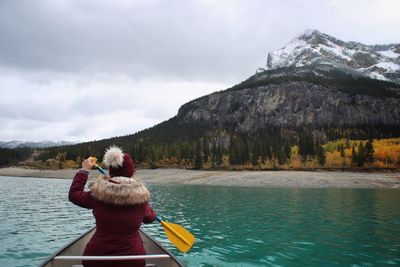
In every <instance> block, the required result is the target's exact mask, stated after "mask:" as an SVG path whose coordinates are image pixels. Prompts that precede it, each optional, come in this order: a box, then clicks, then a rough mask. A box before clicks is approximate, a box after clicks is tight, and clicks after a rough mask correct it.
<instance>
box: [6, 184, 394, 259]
mask: <svg viewBox="0 0 400 267" xmlns="http://www.w3.org/2000/svg"><path fill="white" fill-rule="evenodd" d="M0 181H1V183H0V215H1V220H2V222H1V225H0V266H36V265H37V264H38V263H40V262H41V261H42V260H43V259H44V258H46V257H47V256H48V255H50V254H52V253H53V252H54V251H56V250H57V249H59V248H60V247H61V246H63V245H64V244H66V243H68V242H69V241H71V240H72V239H74V238H76V237H77V236H79V235H80V234H81V233H83V232H84V231H85V230H86V229H88V228H90V227H91V226H92V225H93V223H94V220H93V218H92V214H91V212H90V211H89V210H84V209H81V208H78V207H76V206H74V205H72V204H71V203H69V202H68V200H67V191H68V189H69V185H70V182H71V181H70V180H51V179H35V178H32V179H31V178H29V179H27V178H6V177H0ZM149 188H150V190H151V191H152V194H153V200H152V202H153V203H152V204H153V206H154V208H155V209H156V211H157V212H158V214H159V215H160V216H161V217H162V218H163V219H164V220H165V221H170V222H174V223H178V224H181V225H182V226H184V227H185V228H187V229H188V230H189V231H191V232H192V233H193V234H194V235H195V236H196V243H195V246H194V247H193V248H192V250H191V251H190V253H188V254H187V255H183V254H181V253H179V252H178V251H177V250H176V249H175V248H174V247H173V246H172V245H171V244H170V243H169V241H168V240H167V238H166V237H165V234H164V231H163V229H162V227H161V226H160V225H159V224H151V225H146V226H144V228H145V229H146V231H148V232H150V233H151V234H152V235H153V236H155V237H156V238H157V239H158V240H159V241H161V243H163V244H164V245H165V246H166V247H167V248H169V249H171V250H172V251H173V252H174V253H175V254H176V255H178V257H179V258H180V259H181V260H182V261H183V262H184V263H186V264H187V265H188V266H288V265H297V266H330V265H340V266H341V265H354V266H373V265H400V256H399V255H400V208H399V205H398V203H400V194H399V191H398V190H377V189H287V188H235V187H210V186H183V185H169V186H168V185H150V186H149Z"/></svg>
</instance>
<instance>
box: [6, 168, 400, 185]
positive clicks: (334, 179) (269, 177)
mask: <svg viewBox="0 0 400 267" xmlns="http://www.w3.org/2000/svg"><path fill="white" fill-rule="evenodd" d="M76 172H77V170H76V169H64V170H34V169H24V168H17V167H8V168H0V176H13V177H38V178H58V179H71V178H72V177H74V175H75V173H76ZM97 175H98V172H97V171H95V170H93V171H91V173H90V179H94V178H95V177H97ZM136 175H137V177H139V178H140V179H141V180H143V181H144V182H145V183H148V184H189V185H219V186H248V187H260V186H261V187H293V188H393V189H400V172H381V173H377V172H374V173H364V172H343V171H329V172H326V171H201V170H200V171H195V170H183V169H156V170H149V169H140V170H138V171H137V172H136ZM0 179H1V177H0Z"/></svg>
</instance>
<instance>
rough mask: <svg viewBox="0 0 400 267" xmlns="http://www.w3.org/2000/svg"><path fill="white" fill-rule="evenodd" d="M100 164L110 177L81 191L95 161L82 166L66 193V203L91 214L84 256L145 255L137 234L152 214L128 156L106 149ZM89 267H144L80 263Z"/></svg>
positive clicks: (147, 195)
mask: <svg viewBox="0 0 400 267" xmlns="http://www.w3.org/2000/svg"><path fill="white" fill-rule="evenodd" d="M103 163H104V164H105V165H106V166H107V167H108V168H109V174H110V177H108V176H104V175H100V176H99V177H98V178H97V179H96V180H95V182H94V183H93V184H91V185H90V187H89V188H90V191H86V192H85V191H84V187H85V184H86V181H87V179H88V174H89V170H90V169H92V168H93V167H94V166H95V164H96V159H95V158H88V159H86V160H84V161H83V162H82V169H81V170H80V171H78V172H77V173H76V175H75V177H74V180H73V181H72V184H71V188H70V190H69V200H70V201H71V202H73V203H74V204H76V205H78V206H80V207H83V208H87V209H92V210H93V215H94V217H95V219H96V232H95V234H94V235H93V237H92V238H91V239H90V241H89V242H88V244H87V246H86V248H85V251H84V253H83V255H84V256H121V255H145V254H146V252H145V250H144V247H143V241H142V239H141V237H140V234H139V228H140V225H141V224H142V223H151V222H153V221H154V220H155V219H156V214H155V212H154V210H153V209H152V207H151V206H150V205H149V200H150V193H149V191H148V190H147V188H146V187H145V186H144V184H143V183H141V182H140V181H139V180H138V179H136V178H133V174H134V171H135V170H134V164H133V160H132V158H131V156H130V155H129V154H127V153H123V152H122V150H121V149H120V148H118V147H110V148H109V149H108V150H107V151H106V153H105V155H104V160H103ZM82 264H83V265H84V266H85V267H92V266H96V267H98V266H112V267H117V266H118V267H125V266H127V267H128V266H129V267H132V266H137V267H139V266H140V267H142V266H145V261H144V260H135V261H115V262H110V261H104V262H99V261H82Z"/></svg>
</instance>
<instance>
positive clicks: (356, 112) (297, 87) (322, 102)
mask: <svg viewBox="0 0 400 267" xmlns="http://www.w3.org/2000/svg"><path fill="white" fill-rule="evenodd" d="M177 117H178V119H180V120H181V121H183V122H186V123H189V122H194V121H206V122H207V123H208V124H209V125H210V126H212V128H214V129H218V128H226V127H233V128H234V129H236V130H237V131H240V132H248V131H249V132H255V131H257V130H261V129H263V128H265V127H267V126H283V127H299V126H311V127H318V128H321V127H339V126H349V125H352V126H358V125H378V124H387V125H400V99H399V98H394V97H389V98H381V97H373V96H370V95H351V94H346V93H342V92H339V91H336V90H331V89H329V88H327V87H325V86H322V85H317V84H313V83H310V82H306V81H290V82H286V83H283V84H269V85H264V86H259V87H254V88H245V89H241V90H230V91H224V92H221V93H218V94H212V95H210V96H207V97H203V98H201V99H198V100H196V101H193V102H191V103H190V104H188V105H186V106H184V107H182V108H181V109H180V110H179V113H178V116H177Z"/></svg>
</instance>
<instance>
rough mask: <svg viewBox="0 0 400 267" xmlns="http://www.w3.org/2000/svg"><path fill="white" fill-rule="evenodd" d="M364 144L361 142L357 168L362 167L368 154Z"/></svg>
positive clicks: (358, 150)
mask: <svg viewBox="0 0 400 267" xmlns="http://www.w3.org/2000/svg"><path fill="white" fill-rule="evenodd" d="M365 152H366V151H365V146H364V144H363V142H360V144H359V145H358V149H357V166H358V167H362V166H363V165H364V163H365V159H366V153H365Z"/></svg>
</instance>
